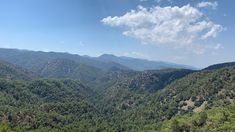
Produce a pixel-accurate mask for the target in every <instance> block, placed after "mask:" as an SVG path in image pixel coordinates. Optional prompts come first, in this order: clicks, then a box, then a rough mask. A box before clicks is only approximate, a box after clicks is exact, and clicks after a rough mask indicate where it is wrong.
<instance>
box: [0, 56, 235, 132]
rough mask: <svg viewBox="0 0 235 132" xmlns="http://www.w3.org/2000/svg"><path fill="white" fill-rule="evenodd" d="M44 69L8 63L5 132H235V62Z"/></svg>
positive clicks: (2, 70)
mask: <svg viewBox="0 0 235 132" xmlns="http://www.w3.org/2000/svg"><path fill="white" fill-rule="evenodd" d="M43 54H44V53H43ZM39 58H40V57H39ZM22 62H23V61H22ZM30 62H32V61H30ZM17 63H18V62H17ZM39 63H40V64H39ZM39 63H37V66H38V67H34V66H36V65H33V67H32V68H29V69H31V70H33V71H34V72H28V70H29V69H28V70H24V69H23V68H25V65H23V64H22V65H20V63H18V65H17V66H15V65H14V64H11V63H8V62H6V61H1V62H0V104H1V105H0V131H10V130H12V131H62V132H66V131H108V132H112V131H113V132H124V131H137V132H138V131H163V132H168V131H169V132H170V131H176V132H177V131H194V130H196V131H235V128H234V127H233V126H234V125H235V124H234V109H235V107H234V105H235V104H234V103H235V98H234V97H235V66H234V65H233V64H234V62H232V63H226V64H218V65H214V66H211V68H210V67H209V68H207V69H203V70H197V71H196V70H187V69H162V70H147V71H133V70H130V69H125V68H124V69H122V68H118V67H119V66H118V67H109V69H106V70H103V69H100V68H97V67H93V66H91V65H86V64H84V63H80V62H78V61H75V60H73V59H70V58H57V59H54V58H53V59H48V60H47V61H42V62H39ZM26 65H27V64H26ZM21 67H23V68H21ZM213 115H214V116H213Z"/></svg>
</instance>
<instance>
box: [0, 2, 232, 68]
mask: <svg viewBox="0 0 235 132" xmlns="http://www.w3.org/2000/svg"><path fill="white" fill-rule="evenodd" d="M234 4H235V2H234V1H219V0H208V1H204V0H185V1H176V0H79V1H78V0H69V1H68V0H49V1H48V0H34V1H30V0H21V1H18V0H0V20H1V21H0V47H1V48H18V49H28V50H36V51H56V52H69V53H75V54H79V55H89V56H99V55H101V54H114V55H117V56H129V57H135V58H143V59H148V60H159V61H167V62H174V63H179V64H186V65H192V66H196V67H206V66H208V65H211V64H215V63H222V62H229V61H234V60H235V52H234V50H235V45H234V44H233V42H234V40H235V38H234V37H233V35H234V33H235V30H234V29H235V27H234V22H235V21H234V20H235V16H234V13H233V12H234V11H235V9H234V8H233V5H234Z"/></svg>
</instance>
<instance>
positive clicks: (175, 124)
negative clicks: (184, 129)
mask: <svg viewBox="0 0 235 132" xmlns="http://www.w3.org/2000/svg"><path fill="white" fill-rule="evenodd" d="M171 130H172V132H178V131H179V130H180V126H179V122H178V121H177V120H176V119H174V120H173V121H172V123H171Z"/></svg>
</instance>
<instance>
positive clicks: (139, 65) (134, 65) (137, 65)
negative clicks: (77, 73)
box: [96, 54, 196, 71]
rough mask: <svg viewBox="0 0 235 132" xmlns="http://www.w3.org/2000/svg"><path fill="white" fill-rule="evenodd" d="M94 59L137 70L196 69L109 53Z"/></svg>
mask: <svg viewBox="0 0 235 132" xmlns="http://www.w3.org/2000/svg"><path fill="white" fill-rule="evenodd" d="M96 59H97V60H99V61H103V62H116V63H119V64H121V65H124V66H126V67H129V68H130V69H133V70H137V71H144V70H158V69H167V68H179V69H196V68H195V67H192V66H187V65H180V64H174V63H169V62H163V61H149V60H144V59H137V58H131V57H125V56H121V57H117V56H114V55H111V54H103V55H101V56H99V57H97V58H96Z"/></svg>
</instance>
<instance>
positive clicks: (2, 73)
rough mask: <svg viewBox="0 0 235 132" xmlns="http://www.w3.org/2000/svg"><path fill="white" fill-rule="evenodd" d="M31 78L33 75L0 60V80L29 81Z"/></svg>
mask: <svg viewBox="0 0 235 132" xmlns="http://www.w3.org/2000/svg"><path fill="white" fill-rule="evenodd" d="M32 77H33V74H32V73H30V72H28V71H26V70H24V69H22V68H20V67H17V66H15V65H13V64H10V63H8V62H5V61H1V60H0V78H5V79H11V80H29V79H31V78H32Z"/></svg>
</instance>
